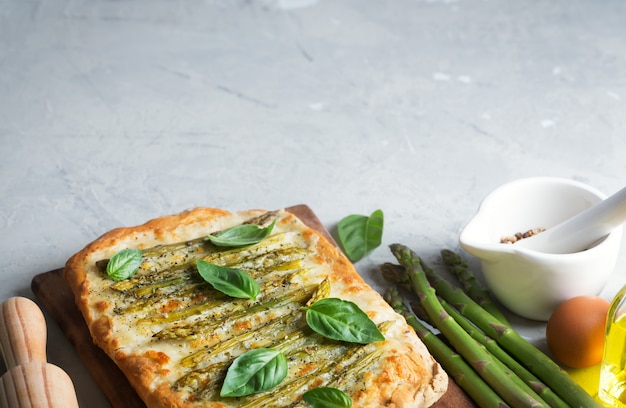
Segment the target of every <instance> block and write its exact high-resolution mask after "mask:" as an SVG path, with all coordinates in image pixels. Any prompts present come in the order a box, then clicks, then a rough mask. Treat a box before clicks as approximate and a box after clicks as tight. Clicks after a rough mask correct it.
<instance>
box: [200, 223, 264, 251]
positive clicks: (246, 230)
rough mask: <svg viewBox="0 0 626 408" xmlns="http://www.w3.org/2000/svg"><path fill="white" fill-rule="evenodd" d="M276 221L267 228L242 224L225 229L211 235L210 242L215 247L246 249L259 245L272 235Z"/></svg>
mask: <svg viewBox="0 0 626 408" xmlns="http://www.w3.org/2000/svg"><path fill="white" fill-rule="evenodd" d="M275 224H276V220H274V221H272V223H271V224H269V225H268V226H267V227H259V226H258V225H256V224H241V225H236V226H234V227H231V228H228V229H225V230H224V231H221V232H219V233H217V234H215V235H209V237H208V238H209V240H210V241H211V242H212V243H213V245H215V246H221V247H244V246H248V245H254V244H258V243H259V242H261V241H263V240H264V239H265V238H267V237H268V236H269V235H270V234H271V233H272V229H273V228H274V225H275Z"/></svg>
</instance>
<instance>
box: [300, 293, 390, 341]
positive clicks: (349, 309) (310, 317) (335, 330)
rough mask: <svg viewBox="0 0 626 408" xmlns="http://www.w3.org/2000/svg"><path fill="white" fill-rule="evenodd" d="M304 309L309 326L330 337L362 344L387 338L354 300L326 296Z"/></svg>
mask: <svg viewBox="0 0 626 408" xmlns="http://www.w3.org/2000/svg"><path fill="white" fill-rule="evenodd" d="M303 309H304V310H306V315H305V317H306V322H307V324H308V325H309V327H310V328H311V329H313V331H315V332H317V333H319V334H321V335H323V336H325V337H328V338H330V339H333V340H341V341H347V342H350V343H360V344H367V343H371V342H374V341H382V340H385V337H384V336H383V335H382V333H381V332H380V331H379V330H378V327H376V324H375V323H374V322H373V321H372V320H371V319H370V318H369V317H368V316H367V315H366V314H365V312H364V311H363V310H361V309H360V308H359V306H357V305H356V304H355V303H353V302H350V301H347V300H342V299H338V298H326V299H322V300H318V301H317V302H315V303H313V304H312V305H311V306H309V307H304V308H303Z"/></svg>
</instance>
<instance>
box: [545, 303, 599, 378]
mask: <svg viewBox="0 0 626 408" xmlns="http://www.w3.org/2000/svg"><path fill="white" fill-rule="evenodd" d="M609 307H610V303H609V301H607V300H606V299H603V298H601V297H598V296H577V297H574V298H571V299H569V300H566V301H565V302H563V303H561V304H560V305H559V306H558V307H557V308H556V309H555V310H554V312H553V313H552V315H551V316H550V319H549V320H548V324H547V325H546V341H547V343H548V348H549V349H550V352H551V353H552V355H553V356H554V358H555V359H556V360H557V361H558V362H560V363H562V364H564V365H566V366H569V367H572V368H583V367H590V366H592V365H595V364H598V363H599V362H600V361H601V360H602V352H603V349H604V334H605V333H604V331H605V328H606V317H607V313H608V311H609Z"/></svg>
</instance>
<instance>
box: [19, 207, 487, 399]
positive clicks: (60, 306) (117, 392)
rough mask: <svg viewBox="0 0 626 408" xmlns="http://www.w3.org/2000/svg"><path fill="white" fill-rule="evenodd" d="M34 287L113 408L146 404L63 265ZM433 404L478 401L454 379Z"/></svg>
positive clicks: (299, 210) (303, 213) (304, 215)
mask: <svg viewBox="0 0 626 408" xmlns="http://www.w3.org/2000/svg"><path fill="white" fill-rule="evenodd" d="M286 210H287V211H289V212H290V213H292V214H294V215H296V216H297V217H298V218H300V219H301V220H302V221H303V222H304V223H305V224H306V225H308V226H309V227H311V228H313V229H315V230H316V231H318V232H320V233H321V234H322V235H324V237H325V238H326V239H328V240H329V241H330V242H332V243H333V244H335V245H337V243H336V242H335V240H334V239H333V237H332V236H331V235H330V233H329V232H328V231H327V230H326V228H325V227H324V225H323V224H322V223H321V222H320V220H319V219H318V218H317V215H316V214H315V213H314V212H313V211H312V210H311V208H310V207H309V206H307V205H304V204H300V205H296V206H292V207H288V208H286ZM31 290H32V291H33V293H34V295H35V296H36V297H37V299H38V300H39V301H40V303H41V305H42V306H43V307H44V309H45V310H46V311H47V312H48V314H49V315H50V317H52V319H53V320H54V321H55V322H56V323H57V324H58V325H59V327H60V329H61V330H62V331H63V333H64V334H65V336H66V337H67V339H68V340H69V342H70V344H71V345H72V346H73V347H74V349H75V350H76V353H77V354H78V356H79V358H80V359H81V361H82V362H83V363H84V364H85V366H86V367H87V370H88V371H89V373H90V374H91V375H92V377H93V379H94V381H95V382H96V383H97V384H98V386H99V387H100V389H101V390H102V392H103V393H104V395H105V396H106V398H107V399H108V401H109V403H110V404H111V406H112V407H113V408H146V405H145V403H144V402H143V401H142V400H141V399H140V398H139V396H138V395H137V393H136V392H135V390H134V389H133V387H132V386H131V385H130V383H129V382H128V381H127V380H126V377H125V376H124V374H123V373H122V372H121V370H120V369H119V368H118V367H117V365H116V364H115V363H114V362H113V360H111V359H110V358H109V357H108V356H107V355H106V353H104V351H102V350H101V349H100V348H99V347H97V346H96V345H95V344H94V343H93V341H92V338H91V334H90V333H89V329H88V328H87V325H86V324H85V322H84V320H83V316H82V314H81V313H80V311H79V310H78V308H77V307H76V305H75V303H74V294H73V293H72V291H71V290H70V287H69V286H68V285H67V283H66V282H65V279H64V278H63V269H62V268H60V269H55V270H52V271H49V272H44V273H41V274H38V275H36V276H35V277H34V278H33V279H32V281H31ZM433 407H435V408H448V407H450V408H464V407H475V404H473V402H472V401H471V399H469V397H468V396H467V395H466V394H465V393H464V392H463V390H461V389H460V388H459V387H458V385H456V383H454V381H452V379H451V381H450V382H449V387H448V391H447V392H446V394H445V395H444V396H443V397H442V398H441V399H440V400H439V401H438V402H437V403H435V405H433Z"/></svg>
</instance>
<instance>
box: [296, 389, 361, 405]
mask: <svg viewBox="0 0 626 408" xmlns="http://www.w3.org/2000/svg"><path fill="white" fill-rule="evenodd" d="M302 399H303V400H304V401H305V402H306V403H308V404H309V405H310V406H312V407H313V408H351V407H352V398H350V397H349V396H348V395H347V394H346V393H345V392H343V391H341V390H339V389H337V388H332V387H319V388H313V389H312V390H309V391H307V392H305V393H304V394H303V395H302Z"/></svg>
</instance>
